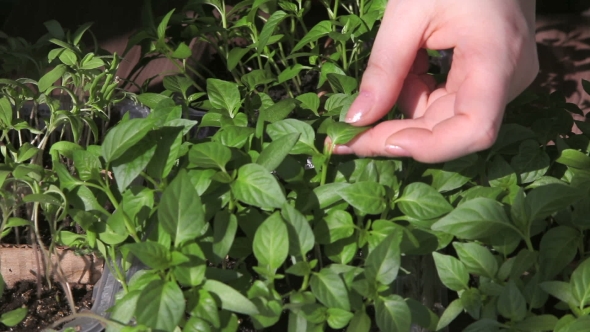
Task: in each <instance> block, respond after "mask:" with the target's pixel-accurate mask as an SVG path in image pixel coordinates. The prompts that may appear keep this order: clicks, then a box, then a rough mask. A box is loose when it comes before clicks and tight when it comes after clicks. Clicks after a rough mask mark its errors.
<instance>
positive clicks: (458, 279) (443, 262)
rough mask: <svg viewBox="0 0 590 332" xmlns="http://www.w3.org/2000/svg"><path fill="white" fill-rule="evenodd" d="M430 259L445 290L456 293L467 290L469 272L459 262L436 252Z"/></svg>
mask: <svg viewBox="0 0 590 332" xmlns="http://www.w3.org/2000/svg"><path fill="white" fill-rule="evenodd" d="M432 257H433V258H434V263H435V265H436V271H437V272H438V276H439V277H440V281H442V283H443V284H444V285H445V286H447V288H449V289H452V290H454V291H457V292H458V291H461V290H465V289H467V288H469V286H468V282H469V272H467V268H466V267H465V265H464V264H463V263H462V262H461V261H460V260H458V259H456V258H455V257H452V256H448V255H443V254H439V253H437V252H433V253H432Z"/></svg>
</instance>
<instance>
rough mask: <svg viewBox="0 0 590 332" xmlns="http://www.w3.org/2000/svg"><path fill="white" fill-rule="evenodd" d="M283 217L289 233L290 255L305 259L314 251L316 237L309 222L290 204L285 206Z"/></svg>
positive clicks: (282, 211)
mask: <svg viewBox="0 0 590 332" xmlns="http://www.w3.org/2000/svg"><path fill="white" fill-rule="evenodd" d="M281 215H282V216H283V218H284V219H285V221H286V222H287V231H288V233H289V255H292V256H301V257H305V255H306V254H307V252H308V251H310V250H311V249H313V246H314V243H315V237H314V234H313V231H312V230H311V226H309V222H308V221H307V219H306V218H305V216H304V215H303V214H301V212H299V211H298V210H297V209H296V208H294V207H292V206H291V205H289V204H284V205H283V208H282V209H281Z"/></svg>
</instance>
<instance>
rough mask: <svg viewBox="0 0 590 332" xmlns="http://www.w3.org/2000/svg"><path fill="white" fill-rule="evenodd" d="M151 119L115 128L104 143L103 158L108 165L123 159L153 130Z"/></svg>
mask: <svg viewBox="0 0 590 332" xmlns="http://www.w3.org/2000/svg"><path fill="white" fill-rule="evenodd" d="M152 126H153V122H152V120H151V119H132V120H128V121H126V122H123V123H120V124H118V125H116V126H115V127H113V128H112V129H111V130H110V131H109V132H108V133H107V135H106V136H105V138H104V141H103V143H102V156H103V157H104V159H105V160H106V162H107V163H110V162H111V161H113V160H115V159H117V158H119V157H121V156H122V155H123V153H125V152H126V151H127V150H128V149H129V148H131V147H132V146H134V145H135V144H136V143H137V142H139V141H140V140H141V139H142V138H144V137H145V135H146V134H147V133H148V132H149V131H150V130H151V129H152Z"/></svg>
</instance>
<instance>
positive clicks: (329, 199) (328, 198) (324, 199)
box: [313, 182, 350, 209]
mask: <svg viewBox="0 0 590 332" xmlns="http://www.w3.org/2000/svg"><path fill="white" fill-rule="evenodd" d="M348 186H350V184H348V183H345V182H333V183H328V184H325V185H323V186H319V187H316V188H314V189H313V193H314V195H315V198H317V201H318V203H319V208H320V209H325V208H326V207H328V206H330V205H332V204H335V203H338V202H339V201H341V200H342V197H341V196H340V194H339V192H340V190H342V189H344V188H346V187H348Z"/></svg>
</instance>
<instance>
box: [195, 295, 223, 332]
mask: <svg viewBox="0 0 590 332" xmlns="http://www.w3.org/2000/svg"><path fill="white" fill-rule="evenodd" d="M194 291H197V292H198V295H197V296H194V295H193V296H192V297H190V298H189V301H188V303H187V306H188V308H191V309H190V314H191V315H192V316H194V317H199V318H202V319H204V320H206V321H208V322H209V323H211V325H213V327H215V328H219V327H220V325H221V324H220V321H219V313H218V310H217V303H216V302H215V299H214V298H213V296H212V295H211V294H210V293H209V292H208V291H206V290H204V289H198V290H196V289H195V290H194Z"/></svg>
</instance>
